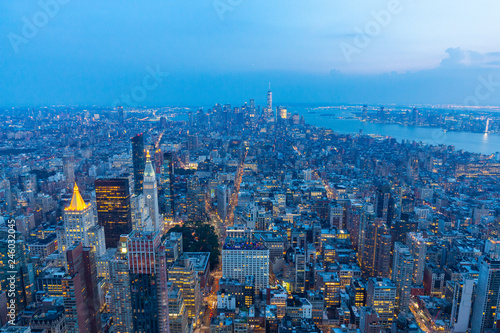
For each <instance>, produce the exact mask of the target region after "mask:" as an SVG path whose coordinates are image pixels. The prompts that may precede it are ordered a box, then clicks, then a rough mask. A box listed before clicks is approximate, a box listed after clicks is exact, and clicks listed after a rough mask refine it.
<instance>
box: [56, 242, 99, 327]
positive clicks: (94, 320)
mask: <svg viewBox="0 0 500 333" xmlns="http://www.w3.org/2000/svg"><path fill="white" fill-rule="evenodd" d="M66 266H67V274H66V275H65V276H64V278H63V279H62V281H61V282H62V293H63V299H64V308H65V314H66V327H67V332H69V333H77V332H89V333H98V332H101V314H100V308H99V297H98V286H97V267H96V261H95V252H94V249H93V248H92V247H83V245H82V243H78V244H73V245H72V246H70V247H68V249H67V251H66Z"/></svg>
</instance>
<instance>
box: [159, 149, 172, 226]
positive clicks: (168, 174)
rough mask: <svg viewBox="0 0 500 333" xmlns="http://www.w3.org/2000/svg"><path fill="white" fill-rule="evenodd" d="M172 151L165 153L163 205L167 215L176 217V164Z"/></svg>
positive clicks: (162, 173)
mask: <svg viewBox="0 0 500 333" xmlns="http://www.w3.org/2000/svg"><path fill="white" fill-rule="evenodd" d="M172 159H173V155H172V153H171V152H165V153H163V165H162V172H161V177H160V185H161V188H162V193H163V198H162V199H161V200H162V204H163V205H162V206H163V208H164V211H163V212H164V213H165V215H166V216H167V217H169V218H173V217H174V165H173V160H172Z"/></svg>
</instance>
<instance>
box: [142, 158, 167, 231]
mask: <svg viewBox="0 0 500 333" xmlns="http://www.w3.org/2000/svg"><path fill="white" fill-rule="evenodd" d="M143 195H144V204H145V205H146V206H147V207H148V208H149V215H150V216H151V222H152V227H153V230H155V231H162V230H163V221H160V210H159V208H158V187H157V184H156V173H155V170H154V168H153V165H152V163H151V156H150V155H149V150H148V151H147V153H146V167H145V169H144V182H143Z"/></svg>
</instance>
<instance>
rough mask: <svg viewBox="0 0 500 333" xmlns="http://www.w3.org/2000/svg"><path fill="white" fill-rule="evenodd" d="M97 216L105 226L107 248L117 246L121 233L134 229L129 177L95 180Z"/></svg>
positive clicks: (100, 223)
mask: <svg viewBox="0 0 500 333" xmlns="http://www.w3.org/2000/svg"><path fill="white" fill-rule="evenodd" d="M95 194H96V203H97V217H98V220H99V225H101V226H103V227H104V234H105V237H106V248H110V247H116V246H117V245H118V241H119V240H120V235H122V234H128V233H130V232H131V231H132V213H131V209H130V186H129V182H128V179H127V178H113V179H97V180H96V181H95Z"/></svg>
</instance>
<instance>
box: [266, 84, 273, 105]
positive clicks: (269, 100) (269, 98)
mask: <svg viewBox="0 0 500 333" xmlns="http://www.w3.org/2000/svg"><path fill="white" fill-rule="evenodd" d="M267 109H268V110H270V111H271V112H272V110H273V92H272V91H271V82H269V90H268V91H267Z"/></svg>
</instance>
